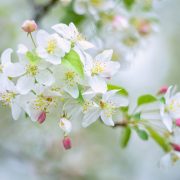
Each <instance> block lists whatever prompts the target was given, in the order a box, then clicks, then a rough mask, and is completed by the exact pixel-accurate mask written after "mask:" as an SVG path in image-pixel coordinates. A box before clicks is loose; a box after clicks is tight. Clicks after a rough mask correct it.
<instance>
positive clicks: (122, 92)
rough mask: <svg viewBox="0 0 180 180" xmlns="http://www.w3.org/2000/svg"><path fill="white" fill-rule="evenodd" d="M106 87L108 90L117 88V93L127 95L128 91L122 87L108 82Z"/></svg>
mask: <svg viewBox="0 0 180 180" xmlns="http://www.w3.org/2000/svg"><path fill="white" fill-rule="evenodd" d="M107 88H108V90H118V91H119V92H118V93H119V94H121V95H124V96H128V92H127V91H126V90H125V89H124V88H123V87H120V86H116V85H112V84H108V85H107Z"/></svg>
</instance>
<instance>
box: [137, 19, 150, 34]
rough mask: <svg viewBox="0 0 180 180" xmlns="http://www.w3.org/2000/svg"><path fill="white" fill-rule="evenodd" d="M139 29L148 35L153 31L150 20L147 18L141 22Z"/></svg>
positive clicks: (141, 32)
mask: <svg viewBox="0 0 180 180" xmlns="http://www.w3.org/2000/svg"><path fill="white" fill-rule="evenodd" d="M138 31H139V33H140V34H141V35H148V34H149V33H150V32H151V25H150V22H149V21H146V20H144V21H141V22H139V25H138Z"/></svg>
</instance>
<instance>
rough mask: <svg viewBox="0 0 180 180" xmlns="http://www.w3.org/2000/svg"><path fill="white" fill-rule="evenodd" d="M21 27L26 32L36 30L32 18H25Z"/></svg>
mask: <svg viewBox="0 0 180 180" xmlns="http://www.w3.org/2000/svg"><path fill="white" fill-rule="evenodd" d="M21 28H22V29H23V30H24V31H25V32H27V33H32V32H34V31H36V29H37V24H36V22H35V21H34V20H26V21H24V23H23V24H22V26H21Z"/></svg>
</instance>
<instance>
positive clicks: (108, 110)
mask: <svg viewBox="0 0 180 180" xmlns="http://www.w3.org/2000/svg"><path fill="white" fill-rule="evenodd" d="M99 104H100V107H101V109H103V110H104V112H105V114H106V116H107V117H111V116H112V114H113V113H114V111H115V106H114V105H113V104H112V103H111V102H108V103H107V102H103V101H100V103H99Z"/></svg>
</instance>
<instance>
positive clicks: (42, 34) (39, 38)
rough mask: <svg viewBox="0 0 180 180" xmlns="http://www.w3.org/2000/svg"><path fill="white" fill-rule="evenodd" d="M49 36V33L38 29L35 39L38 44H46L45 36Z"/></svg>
mask: <svg viewBox="0 0 180 180" xmlns="http://www.w3.org/2000/svg"><path fill="white" fill-rule="evenodd" d="M48 37H49V34H48V33H47V32H46V31H44V30H39V31H38V32H37V35H36V41H37V45H38V46H42V47H44V46H46V44H47V38H48Z"/></svg>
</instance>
